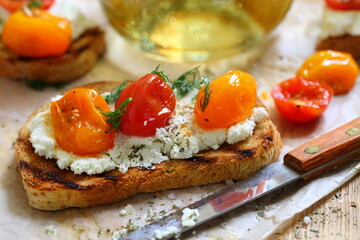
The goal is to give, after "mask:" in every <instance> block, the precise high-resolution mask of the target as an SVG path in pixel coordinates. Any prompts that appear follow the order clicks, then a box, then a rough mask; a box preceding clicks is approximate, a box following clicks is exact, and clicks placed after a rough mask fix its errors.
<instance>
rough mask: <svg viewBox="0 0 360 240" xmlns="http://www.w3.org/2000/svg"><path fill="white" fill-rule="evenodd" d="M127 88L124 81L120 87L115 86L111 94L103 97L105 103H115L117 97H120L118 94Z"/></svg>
mask: <svg viewBox="0 0 360 240" xmlns="http://www.w3.org/2000/svg"><path fill="white" fill-rule="evenodd" d="M126 87H127V83H126V82H125V81H124V82H123V83H122V84H121V85H119V86H117V87H116V88H115V89H114V90H112V92H111V93H110V94H109V95H107V96H105V101H106V102H107V103H108V104H111V103H115V102H116V100H117V99H118V97H119V96H120V93H121V92H122V91H123V90H124V89H125V88H126Z"/></svg>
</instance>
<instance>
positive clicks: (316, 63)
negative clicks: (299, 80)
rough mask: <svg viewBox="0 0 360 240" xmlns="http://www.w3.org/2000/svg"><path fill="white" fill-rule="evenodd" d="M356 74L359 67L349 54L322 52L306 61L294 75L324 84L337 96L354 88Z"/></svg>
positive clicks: (330, 51)
mask: <svg viewBox="0 0 360 240" xmlns="http://www.w3.org/2000/svg"><path fill="white" fill-rule="evenodd" d="M358 74H359V67H358V65H357V64H356V62H355V60H354V58H353V57H352V56H351V55H350V54H348V53H345V52H339V51H333V50H324V51H319V52H317V53H315V54H314V55H312V56H310V57H309V58H308V59H306V60H305V62H304V63H303V65H302V66H301V67H300V69H299V70H298V71H297V74H296V75H297V76H298V77H303V78H305V79H306V80H309V81H314V82H320V83H325V84H327V85H329V86H330V87H332V88H333V90H334V94H335V95H337V94H343V93H346V92H348V91H349V90H350V89H351V88H352V87H353V86H354V84H355V81H356V78H357V76H358Z"/></svg>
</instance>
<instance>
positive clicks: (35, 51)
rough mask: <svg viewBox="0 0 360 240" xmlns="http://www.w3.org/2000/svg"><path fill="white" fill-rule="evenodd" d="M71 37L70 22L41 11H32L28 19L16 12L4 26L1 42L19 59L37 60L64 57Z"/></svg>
mask: <svg viewBox="0 0 360 240" xmlns="http://www.w3.org/2000/svg"><path fill="white" fill-rule="evenodd" d="M71 34H72V30H71V25H70V21H69V20H67V19H65V18H60V17H56V16H54V15H51V14H50V13H48V12H46V11H44V10H40V9H33V10H31V15H27V14H26V13H25V12H24V11H22V10H19V11H17V12H15V13H13V14H12V15H11V16H10V17H9V18H8V19H7V21H6V22H5V24H4V28H3V32H2V40H3V42H4V44H5V45H6V46H7V47H8V48H9V49H11V50H13V51H14V52H16V53H17V54H19V55H21V56H24V57H32V58H40V57H49V56H58V55H61V54H63V53H65V52H66V50H67V49H68V48H69V46H70V43H71Z"/></svg>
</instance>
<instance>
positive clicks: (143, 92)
mask: <svg viewBox="0 0 360 240" xmlns="http://www.w3.org/2000/svg"><path fill="white" fill-rule="evenodd" d="M127 98H132V101H131V102H130V103H129V104H128V106H127V108H126V112H125V115H124V116H123V118H122V120H121V124H120V131H121V132H122V133H123V134H125V135H132V136H139V137H147V136H153V135H155V132H156V129H157V128H161V127H164V126H166V124H167V122H168V121H169V120H170V118H171V117H172V115H173V112H174V110H175V105H176V99H175V95H174V92H173V90H172V89H171V87H170V86H169V85H168V84H166V83H165V82H164V80H163V79H162V78H161V77H160V76H158V75H156V74H147V75H145V76H143V77H142V78H140V79H139V80H137V81H136V82H134V83H132V84H131V85H129V86H128V87H127V88H125V89H124V90H123V91H122V92H121V94H120V96H119V98H118V100H117V101H116V103H115V108H118V107H119V106H120V105H121V104H122V103H123V102H124V101H125V100H126V99H127Z"/></svg>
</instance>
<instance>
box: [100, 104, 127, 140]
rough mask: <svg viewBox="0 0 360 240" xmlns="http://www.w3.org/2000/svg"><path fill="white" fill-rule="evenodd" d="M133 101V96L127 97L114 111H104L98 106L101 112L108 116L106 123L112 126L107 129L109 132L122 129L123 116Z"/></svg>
mask: <svg viewBox="0 0 360 240" xmlns="http://www.w3.org/2000/svg"><path fill="white" fill-rule="evenodd" d="M131 101H132V98H130V97H129V98H127V99H126V100H125V101H124V102H123V103H121V105H120V106H119V107H117V108H116V109H115V110H114V111H112V112H104V111H103V110H102V109H101V108H100V107H96V108H97V109H99V110H100V113H101V114H102V115H104V116H105V117H106V123H107V124H108V125H110V128H109V130H107V132H109V133H111V132H118V131H119V130H120V123H121V120H122V117H123V116H124V115H125V112H126V109H127V107H128V105H129V103H130V102H131Z"/></svg>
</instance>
